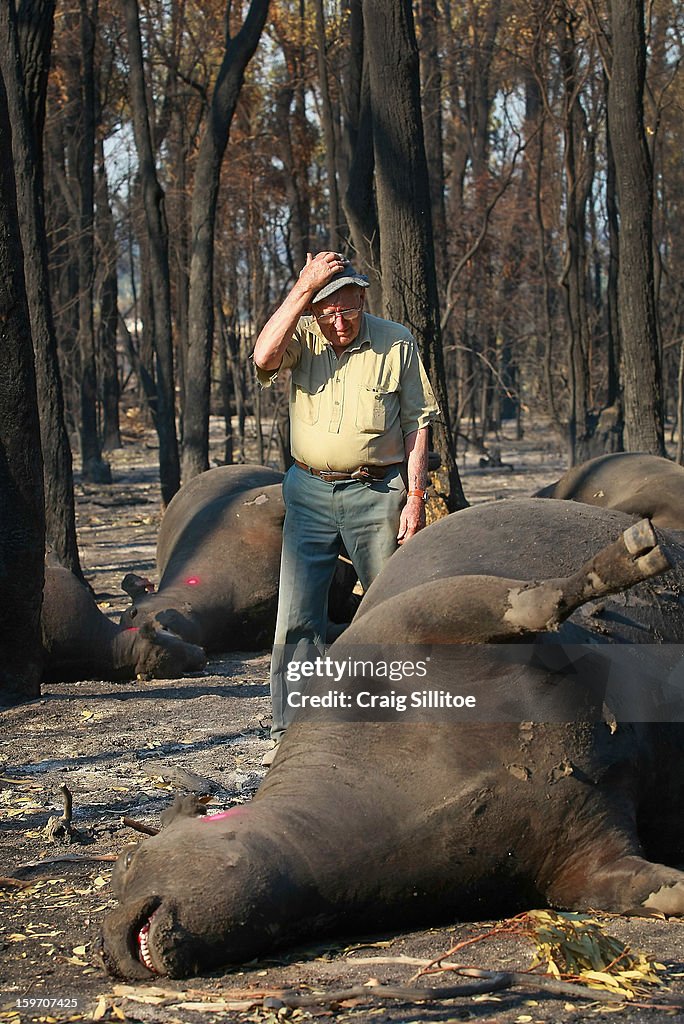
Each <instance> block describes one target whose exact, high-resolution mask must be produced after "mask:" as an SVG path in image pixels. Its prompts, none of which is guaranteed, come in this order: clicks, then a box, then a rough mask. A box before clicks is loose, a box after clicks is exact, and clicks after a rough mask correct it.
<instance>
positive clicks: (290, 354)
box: [254, 320, 304, 388]
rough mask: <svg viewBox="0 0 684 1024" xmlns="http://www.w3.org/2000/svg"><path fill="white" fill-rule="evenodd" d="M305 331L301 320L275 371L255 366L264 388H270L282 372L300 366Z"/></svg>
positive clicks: (259, 380) (258, 378)
mask: <svg viewBox="0 0 684 1024" xmlns="http://www.w3.org/2000/svg"><path fill="white" fill-rule="evenodd" d="M303 331H304V327H303V324H302V321H301V320H300V321H299V323H298V324H297V327H296V328H295V332H294V334H293V335H292V339H291V340H290V343H289V345H288V346H287V348H286V349H285V352H284V354H283V358H282V361H281V363H280V366H278V367H276V369H275V370H262V369H261V367H260V366H257V365H256V363H255V364H254V369H255V370H256V375H257V380H258V382H259V384H260V385H261V387H262V388H270V386H271V384H272V383H273V381H274V380H276V379H277V377H278V374H279V373H280V372H281V370H291V369H293V367H295V366H296V365H297V364H298V362H299V360H300V359H301V357H302V335H303Z"/></svg>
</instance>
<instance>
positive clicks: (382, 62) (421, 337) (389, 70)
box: [364, 0, 467, 511]
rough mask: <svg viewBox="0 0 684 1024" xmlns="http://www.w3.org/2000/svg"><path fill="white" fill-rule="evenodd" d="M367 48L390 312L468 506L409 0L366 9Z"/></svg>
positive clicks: (450, 498) (456, 489) (452, 499)
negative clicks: (448, 368) (411, 344)
mask: <svg viewBox="0 0 684 1024" xmlns="http://www.w3.org/2000/svg"><path fill="white" fill-rule="evenodd" d="M364 30H365V36H366V44H367V46H368V50H369V53H368V67H369V72H370V88H371V105H372V112H373V140H374V153H375V177H376V193H377V202H378V221H379V224H380V259H381V268H382V291H383V299H384V306H385V310H386V312H387V313H388V314H389V316H390V317H392V319H394V320H397V321H399V322H400V323H403V324H405V325H406V326H407V327H408V328H409V330H411V331H412V332H413V334H414V335H415V337H416V338H417V340H418V343H419V345H420V349H421V354H422V356H423V360H424V362H425V365H426V369H427V371H428V373H429V375H430V377H431V379H432V384H433V387H434V389H435V395H436V397H437V401H438V402H439V405H440V409H441V414H442V418H441V420H440V421H439V422H438V423H436V424H435V426H434V431H433V435H434V441H435V446H436V448H437V450H438V452H439V454H440V456H441V458H442V466H443V468H444V470H445V471H446V473H445V479H446V480H447V484H446V486H445V493H444V495H443V497H444V499H445V501H446V503H447V506H448V508H449V510H450V511H453V510H454V509H457V508H463V507H465V506H466V505H467V501H466V500H465V496H464V494H463V489H462V487H461V481H460V478H459V474H458V469H457V466H456V446H455V443H454V437H453V432H452V429H451V416H450V409H449V402H448V394H447V386H446V378H445V373H444V359H443V352H442V343H441V337H440V327H439V314H438V298H437V278H436V274H435V258H434V249H433V239H432V218H431V216H430V191H429V185H428V173H427V165H426V160H425V145H424V142H423V124H422V118H421V110H420V87H419V72H418V49H417V46H416V37H415V30H414V25H413V12H412V8H411V4H410V2H409V0H376V2H375V3H373V4H367V5H366V6H365V7H364Z"/></svg>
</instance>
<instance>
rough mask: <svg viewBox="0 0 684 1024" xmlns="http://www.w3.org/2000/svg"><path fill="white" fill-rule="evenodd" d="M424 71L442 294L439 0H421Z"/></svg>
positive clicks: (443, 217)
mask: <svg viewBox="0 0 684 1024" xmlns="http://www.w3.org/2000/svg"><path fill="white" fill-rule="evenodd" d="M420 25H421V40H422V42H421V48H420V72H421V82H422V88H421V93H422V97H423V125H424V129H425V156H426V159H427V168H428V177H429V182H430V202H431V209H432V230H433V234H434V249H435V261H436V268H437V284H438V287H439V293H440V295H444V291H445V288H446V270H447V230H446V208H445V204H444V148H443V143H442V69H441V66H440V59H441V58H440V47H439V13H438V10H437V0H421V3H420Z"/></svg>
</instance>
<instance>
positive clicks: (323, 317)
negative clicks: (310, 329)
mask: <svg viewBox="0 0 684 1024" xmlns="http://www.w3.org/2000/svg"><path fill="white" fill-rule="evenodd" d="M360 313H361V307H360V306H354V308H353V309H336V310H335V312H334V313H320V314H319V316H317V317H316V319H317V320H318V322H319V324H325V325H326V326H327V325H328V324H334V323H335V321H336V320H337V318H338V316H341V317H342V319H343V320H356V319H357V317H358V316H359V315H360Z"/></svg>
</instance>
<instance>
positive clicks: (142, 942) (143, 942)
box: [138, 908, 159, 974]
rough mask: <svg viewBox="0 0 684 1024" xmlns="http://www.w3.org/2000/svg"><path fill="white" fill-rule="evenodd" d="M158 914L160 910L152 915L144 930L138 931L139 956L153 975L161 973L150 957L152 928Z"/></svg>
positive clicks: (143, 927)
mask: <svg viewBox="0 0 684 1024" xmlns="http://www.w3.org/2000/svg"><path fill="white" fill-rule="evenodd" d="M158 913H159V908H157V910H155V911H154V913H153V914H151V916H150V917H149V918H148V919H147V921H146V922H145V924H144V925H143V926H142V928H141V929H140V930H139V931H138V956H139V958H140V960H141V961H142V962H143V963H144V965H145V967H146V968H147V969H148V971H152V973H153V974H159V971H158V970H157V968H156V967H155V966H154V964H153V963H152V957H151V955H150V926H151V924H152V922H153V921H154V919H155V917H156V916H157V914H158Z"/></svg>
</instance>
